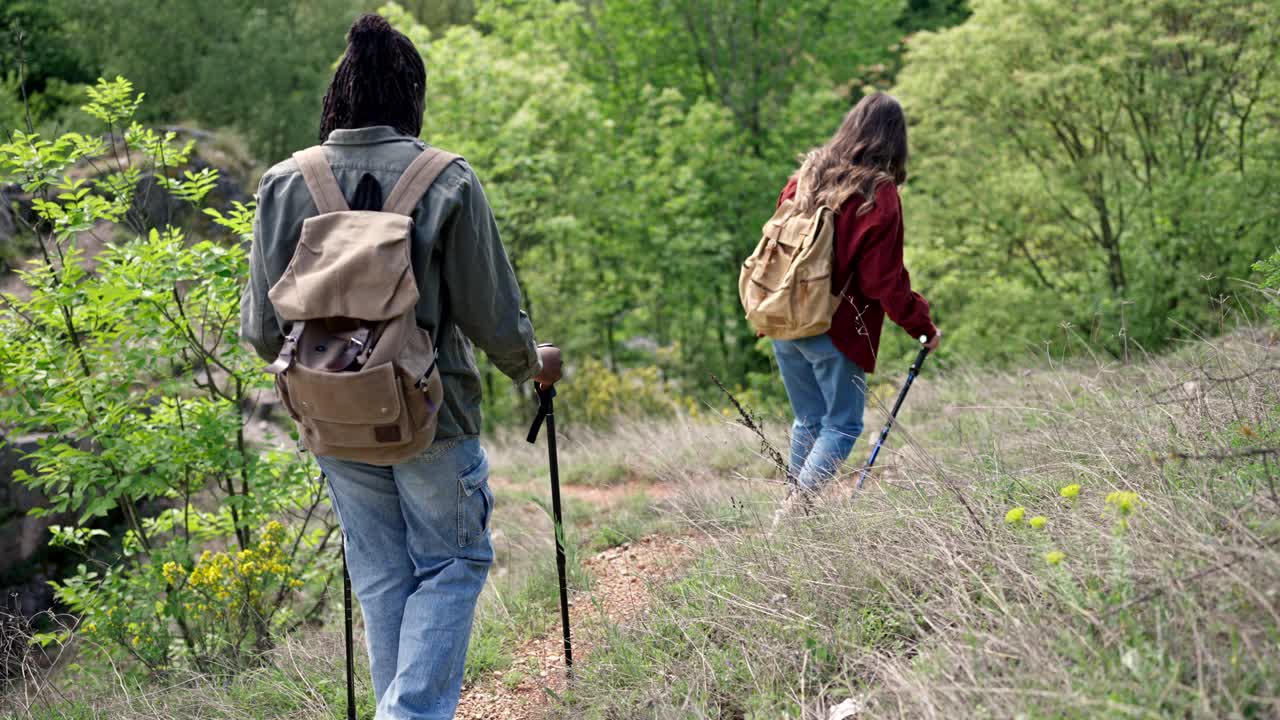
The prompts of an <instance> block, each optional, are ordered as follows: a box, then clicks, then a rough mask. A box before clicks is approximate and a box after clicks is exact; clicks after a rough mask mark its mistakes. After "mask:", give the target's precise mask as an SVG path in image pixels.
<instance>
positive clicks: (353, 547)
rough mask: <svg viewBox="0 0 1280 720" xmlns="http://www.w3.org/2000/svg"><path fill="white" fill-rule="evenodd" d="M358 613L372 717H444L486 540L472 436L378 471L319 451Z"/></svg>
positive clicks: (452, 702)
mask: <svg viewBox="0 0 1280 720" xmlns="http://www.w3.org/2000/svg"><path fill="white" fill-rule="evenodd" d="M316 460H317V462H319V463H320V467H321V469H323V470H324V472H325V475H327V476H328V478H329V492H330V497H331V498H332V499H333V506H334V509H335V510H336V512H337V514H338V521H339V522H340V523H341V524H342V530H343V533H344V535H345V536H346V543H347V564H348V567H349V568H350V572H351V584H352V587H353V588H354V589H355V594H356V597H357V598H358V599H359V601H360V608H361V610H362V611H363V613H364V624H365V635H366V642H367V644H368V650H369V669H370V673H371V674H372V675H373V688H374V693H375V694H376V697H377V700H378V713H377V720H436V719H437V718H439V719H440V720H447V719H448V718H452V717H453V714H454V710H455V709H456V708H457V705H458V695H459V693H460V692H461V690H462V669H463V665H464V663H465V661H466V656H467V641H468V639H469V638H470V636H471V620H472V618H473V616H474V614H475V608H476V599H477V598H478V597H479V595H480V590H481V588H483V587H484V581H485V577H486V576H487V575H488V573H489V566H490V565H491V564H492V563H493V547H492V546H491V545H490V544H489V515H490V512H491V511H492V508H493V495H492V493H491V492H490V490H489V482H488V480H489V463H488V460H487V459H486V458H485V453H484V450H483V449H482V448H481V447H480V441H479V440H477V439H475V438H468V439H464V440H461V441H459V442H457V443H456V444H452V445H445V446H444V447H443V448H436V447H433V448H429V449H428V450H427V451H426V452H424V453H423V454H422V455H421V456H419V457H417V458H414V459H413V460H411V461H409V462H406V463H402V464H400V465H394V466H390V467H382V466H376V465H365V464H364V463H358V462H350V461H347V460H338V459H336V458H331V457H317V458H316Z"/></svg>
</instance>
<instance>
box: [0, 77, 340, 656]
mask: <svg viewBox="0 0 1280 720" xmlns="http://www.w3.org/2000/svg"><path fill="white" fill-rule="evenodd" d="M89 97H90V100H91V102H90V103H89V104H88V105H86V106H85V107H84V110H85V112H86V113H88V114H89V115H90V116H92V117H94V118H96V119H97V120H99V121H100V122H101V123H102V124H103V125H104V126H105V130H106V133H105V134H104V135H83V134H80V133H68V134H65V135H62V136H60V137H57V138H54V139H46V138H44V137H42V136H40V135H39V134H36V133H24V132H20V131H19V132H15V133H14V134H13V136H12V139H11V140H10V141H9V142H7V143H4V144H0V181H7V182H16V183H18V184H20V185H21V187H22V189H23V191H24V192H27V193H30V194H31V195H32V197H33V209H34V212H35V214H36V216H37V217H38V224H37V225H36V226H35V227H34V228H32V230H33V231H34V233H35V234H36V235H37V239H38V242H39V252H40V254H39V255H38V256H37V259H35V260H33V261H32V262H31V263H29V264H28V265H26V266H25V267H24V269H23V270H21V271H20V272H19V276H20V278H21V280H22V281H23V283H24V284H25V286H26V288H25V289H26V292H25V293H24V294H25V295H26V297H20V296H18V295H15V294H4V295H0V390H2V392H0V424H3V425H5V426H6V427H8V428H11V429H12V430H14V431H16V432H17V433H21V434H36V435H39V436H42V437H43V439H42V440H41V441H40V443H39V447H38V448H37V449H36V450H35V451H33V452H31V453H30V454H29V455H28V456H27V460H28V462H29V463H30V464H31V466H32V468H33V471H32V472H30V473H25V472H19V473H16V475H15V479H16V480H17V481H18V482H21V483H23V484H25V485H27V486H29V487H31V488H33V489H35V490H38V491H40V492H42V493H43V494H44V495H45V496H46V497H47V498H48V503H47V506H46V507H45V508H42V509H39V510H37V512H38V513H44V512H59V513H68V514H71V516H72V517H73V518H74V523H73V524H72V525H68V526H59V527H57V528H56V529H55V533H54V538H53V542H55V543H58V544H61V545H65V546H68V547H72V548H76V549H79V550H80V551H82V552H84V554H85V555H86V556H87V557H88V558H89V560H88V561H87V562H86V563H84V564H81V565H80V566H79V568H78V569H77V571H76V572H75V574H74V575H73V576H72V577H69V578H66V579H64V580H62V581H61V582H58V583H56V589H57V594H58V597H59V599H60V600H61V601H62V603H64V604H65V605H66V606H67V607H68V608H69V609H71V610H72V611H74V612H76V613H77V614H79V615H80V616H81V621H82V626H83V628H84V629H86V630H88V631H90V634H91V635H92V636H93V637H95V638H96V639H99V640H106V641H108V642H104V643H99V646H100V647H103V648H106V649H109V650H110V651H111V652H114V653H118V654H121V655H123V656H127V657H130V658H133V659H134V660H136V661H138V662H140V663H141V664H142V665H144V666H145V667H147V668H149V669H151V670H153V671H158V670H162V669H164V668H166V667H169V666H171V665H172V664H173V663H174V662H176V661H179V660H182V659H185V660H188V661H189V662H190V663H192V664H194V665H195V666H196V667H199V668H208V667H211V666H213V665H214V664H215V663H216V664H217V665H218V667H221V668H227V669H235V668H239V667H243V666H245V665H246V664H247V663H249V662H251V660H252V658H253V656H254V654H255V653H253V652H250V651H254V650H263V649H265V648H266V647H268V646H269V645H270V644H271V638H272V634H273V631H276V630H279V629H287V624H288V623H292V622H296V621H297V618H298V616H299V615H300V614H301V613H299V612H298V611H297V610H298V607H299V605H300V603H301V602H302V601H303V596H302V594H301V593H300V592H298V587H297V586H298V585H299V581H310V580H315V581H316V583H317V584H320V583H322V582H323V581H325V580H326V579H327V577H328V574H327V572H328V571H327V569H322V568H321V567H319V566H316V564H315V558H316V557H318V556H319V553H320V551H321V550H323V549H324V547H325V546H326V543H327V541H328V540H329V538H330V537H331V535H332V533H333V527H332V525H331V523H330V522H329V520H328V519H327V517H326V515H325V514H324V513H322V512H317V510H318V509H320V507H321V505H322V502H323V497H324V495H323V492H322V491H321V490H320V488H319V487H318V486H317V485H316V484H315V483H312V482H310V472H309V467H308V465H306V464H304V463H302V462H299V461H298V458H297V455H296V453H292V452H283V451H263V450H259V449H257V448H256V447H255V446H254V445H253V443H251V442H250V440H249V439H248V437H247V435H246V417H245V415H244V413H243V412H242V408H245V407H249V406H250V405H251V404H252V402H253V399H254V398H255V396H257V395H258V394H260V393H263V392H269V391H270V390H269V384H268V382H267V379H266V377H267V376H266V375H265V374H264V373H262V372H261V370H260V364H259V362H258V359H257V358H256V357H253V356H252V355H251V354H250V353H249V352H248V351H247V350H245V349H244V348H242V347H240V346H239V345H238V344H237V342H236V340H237V337H236V332H235V327H236V323H237V322H238V317H239V296H240V291H241V285H242V281H243V279H244V278H245V277H246V275H247V263H246V257H245V251H244V248H243V246H242V244H240V243H230V244H223V243H220V242H215V241H213V240H209V239H200V240H195V239H190V238H188V236H187V233H186V231H185V230H184V229H183V228H179V227H173V226H170V225H165V226H163V227H156V226H154V225H153V224H152V221H151V218H148V217H145V215H144V214H143V212H142V211H141V210H140V206H139V203H138V202H137V200H138V198H137V195H138V188H139V186H140V183H141V182H142V181H143V179H144V176H145V175H150V176H152V177H153V178H154V181H155V185H157V186H159V187H160V188H163V189H164V190H166V191H167V192H168V193H169V195H170V196H171V197H173V198H177V199H179V200H181V201H184V202H188V203H190V204H191V205H193V206H195V207H199V206H200V205H201V204H202V202H203V201H204V198H205V196H206V195H207V194H208V193H209V191H210V190H211V189H212V188H213V186H214V184H215V183H216V181H217V171H215V170H212V169H204V170H201V171H200V172H189V171H188V172H184V173H182V174H179V171H178V170H177V169H178V168H182V167H183V166H184V165H185V164H186V163H187V161H188V158H189V157H190V156H191V153H192V150H193V143H187V144H185V145H183V146H179V145H177V144H176V143H175V135H174V134H173V133H163V134H162V133H157V132H155V131H153V130H150V129H146V128H143V127H142V126H140V125H139V124H137V123H136V122H132V116H133V114H134V112H136V111H137V109H138V107H139V105H140V104H141V102H142V95H141V94H136V95H135V93H134V92H133V87H132V85H131V84H130V83H129V82H128V81H126V80H124V79H123V78H117V79H116V80H114V81H111V82H107V81H105V80H99V82H98V84H97V86H96V87H94V88H91V89H90V90H89ZM205 213H206V214H208V215H210V216H211V217H212V218H213V219H214V221H215V222H216V223H217V224H218V225H220V226H222V227H224V228H226V229H228V230H230V231H231V234H232V237H233V238H234V239H239V240H244V239H246V238H248V236H249V235H250V234H251V228H252V220H253V208H252V207H246V206H244V205H239V204H237V205H236V206H235V207H233V208H232V209H231V210H230V211H229V212H227V213H225V214H224V213H222V212H219V211H217V210H213V209H206V210H205ZM94 246H100V247H101V250H100V251H99V252H98V253H97V254H96V256H92V257H91V254H90V252H89V249H90V248H92V247H94ZM287 511H300V513H299V514H298V517H300V518H305V519H304V520H303V521H302V522H300V523H297V524H296V525H295V526H292V527H285V526H283V525H280V524H279V523H273V522H271V519H272V518H273V517H276V516H279V515H280V514H281V513H284V512H287ZM104 522H113V523H115V522H118V523H123V525H124V526H125V531H124V533H123V534H122V536H120V537H119V539H118V540H116V539H115V538H113V537H112V534H111V533H107V532H105V531H103V530H102V529H101V527H100V526H101V525H102V524H103V523H104ZM117 535H119V534H118V533H117ZM206 548H207V550H206V551H205V552H204V553H203V554H202V553H201V551H202V550H204V549H206ZM65 637H66V635H65V634H62V635H48V636H43V637H42V640H44V641H45V642H52V641H55V640H59V639H65Z"/></svg>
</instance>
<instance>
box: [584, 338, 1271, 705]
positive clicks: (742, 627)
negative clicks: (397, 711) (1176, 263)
mask: <svg viewBox="0 0 1280 720" xmlns="http://www.w3.org/2000/svg"><path fill="white" fill-rule="evenodd" d="M909 405H910V406H911V409H910V411H909V412H907V413H906V414H905V415H904V416H903V418H902V424H901V426H900V427H899V428H898V430H896V431H895V433H896V434H895V438H896V441H897V442H896V443H895V444H896V445H897V446H899V447H901V446H903V445H905V446H906V448H907V449H906V450H905V451H903V452H900V453H897V454H896V457H895V459H894V461H893V462H892V463H891V465H893V467H892V469H891V470H890V471H889V472H886V473H884V474H883V475H882V476H881V480H880V482H878V483H875V484H872V485H871V486H870V489H869V491H867V492H864V493H862V494H860V495H858V496H856V497H854V498H849V497H848V496H847V493H846V494H845V496H844V497H843V498H841V497H835V496H833V497H832V498H831V499H830V500H829V501H828V502H827V503H825V504H824V506H823V507H821V508H820V509H819V510H818V512H817V513H816V514H815V515H813V516H811V517H808V518H803V519H800V520H798V521H796V522H794V523H792V524H791V525H789V526H787V527H786V528H784V529H783V530H782V531H781V532H779V533H777V534H775V535H773V536H772V537H770V536H768V535H767V534H765V533H762V532H760V531H758V529H756V528H742V529H739V530H737V531H736V534H735V536H734V537H732V538H731V539H730V540H727V541H721V542H715V543H709V544H708V546H707V547H706V548H705V549H704V551H703V553H702V557H701V559H700V561H699V562H698V564H697V565H696V567H695V569H694V570H693V571H691V572H690V573H689V574H688V575H687V576H686V577H685V578H684V579H683V580H682V581H680V582H678V583H676V584H675V585H673V586H672V587H671V588H670V589H669V591H668V592H667V593H666V595H665V597H664V598H663V599H662V600H661V601H660V602H659V603H658V604H657V605H656V606H655V607H654V609H653V611H652V612H651V614H650V616H649V618H648V620H647V621H646V622H645V623H643V624H642V625H641V627H639V628H636V629H630V630H627V631H619V632H618V633H617V634H616V635H615V637H614V638H613V640H612V641H611V643H609V644H608V646H606V647H605V648H604V649H603V650H602V651H600V652H599V653H598V654H597V655H596V656H595V657H594V658H593V662H592V663H590V664H588V665H587V666H585V667H584V668H583V671H582V673H581V675H580V681H579V682H578V684H577V686H576V688H575V690H574V693H573V695H572V698H571V701H570V703H569V709H567V710H565V714H566V716H568V717H575V718H619V719H621V718H628V719H631V718H784V717H787V718H821V719H824V720H825V718H826V717H827V716H828V711H829V709H830V708H831V707H832V706H834V705H836V704H837V703H840V702H841V701H846V700H849V699H852V705H854V706H856V707H859V708H861V710H860V711H859V712H858V713H857V714H856V715H855V716H854V717H908V718H958V717H993V718H1006V717H1007V718H1018V717H1026V718H1036V717H1045V718H1048V717H1197V718H1200V717H1202V718H1226V717H1242V718H1273V717H1278V716H1280V595H1278V593H1280V498H1277V495H1276V490H1275V484H1277V483H1280V479H1278V478H1277V474H1278V470H1280V464H1278V463H1280V456H1277V455H1275V454H1274V453H1275V452H1276V451H1277V450H1280V352H1278V351H1277V349H1276V347H1275V345H1274V339H1273V338H1268V337H1266V336H1263V335H1255V334H1244V333H1242V334H1238V335H1236V336H1233V337H1230V338H1228V339H1226V340H1223V341H1219V342H1214V343H1207V342H1206V343H1197V344H1194V345H1190V346H1188V347H1187V348H1185V349H1184V350H1183V351H1182V352H1180V353H1178V354H1176V355H1175V356H1173V357H1171V358H1166V359H1159V358H1148V359H1146V360H1145V361H1143V362H1141V363H1138V364H1133V365H1129V366H1120V365H1116V364H1093V365H1076V364H1073V365H1069V366H1065V367H1064V366H1057V367H1051V368H1049V369H1045V370H1038V371H1034V372H1030V373H1019V374H1008V375H1000V376H992V375H989V374H984V375H973V374H965V375H959V374H956V375H951V376H949V377H947V378H946V379H945V380H942V381H939V380H936V379H929V378H928V377H926V379H925V380H923V381H922V382H921V385H920V388H919V390H917V391H915V393H914V394H913V396H912V398H911V401H910V403H909ZM1068 484H1079V485H1080V486H1081V487H1082V491H1081V493H1080V495H1079V497H1078V498H1076V500H1075V501H1071V500H1067V499H1064V498H1062V497H1061V496H1060V495H1059V491H1060V489H1061V488H1062V487H1063V486H1066V485H1068ZM1116 491H1125V492H1133V493H1136V494H1137V496H1138V498H1139V502H1138V505H1137V506H1136V507H1135V509H1134V510H1133V513H1132V514H1131V515H1130V516H1129V517H1128V518H1127V526H1126V527H1121V523H1120V514H1119V512H1118V511H1117V509H1116V507H1115V506H1114V504H1108V503H1107V498H1108V496H1109V494H1110V493H1112V492H1116ZM834 495H839V493H836V494H834ZM1013 507H1025V509H1026V516H1025V517H1026V518H1030V517H1032V516H1035V515H1043V516H1045V517H1046V519H1047V524H1046V525H1045V526H1044V527H1043V528H1041V529H1034V528H1032V527H1030V526H1028V525H1027V524H1026V522H1025V519H1024V520H1023V521H1022V522H1021V523H1017V524H1009V523H1006V521H1005V515H1006V512H1007V511H1008V510H1010V509H1011V508H1013ZM1051 550H1059V551H1061V552H1063V553H1065V555H1066V559H1065V560H1063V561H1062V563H1061V564H1059V565H1051V564H1049V563H1048V562H1047V561H1046V559H1045V555H1046V553H1048V552H1050V551H1051Z"/></svg>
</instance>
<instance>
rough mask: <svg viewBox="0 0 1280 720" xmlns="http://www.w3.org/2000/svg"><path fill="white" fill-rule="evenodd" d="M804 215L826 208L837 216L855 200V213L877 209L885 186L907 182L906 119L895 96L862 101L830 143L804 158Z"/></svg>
mask: <svg viewBox="0 0 1280 720" xmlns="http://www.w3.org/2000/svg"><path fill="white" fill-rule="evenodd" d="M801 160H802V162H801V165H800V169H799V170H798V171H797V172H796V175H797V176H798V177H799V192H797V199H798V202H799V204H800V210H801V211H808V210H811V209H813V208H815V207H819V206H825V207H829V208H833V209H835V210H837V211H839V210H840V208H841V207H842V206H843V205H844V203H845V201H846V200H848V199H849V198H851V197H853V196H854V195H858V196H860V197H861V198H862V200H863V201H862V202H861V203H860V204H859V205H858V209H857V211H856V212H857V214H858V215H862V214H864V213H866V212H868V211H870V210H871V209H872V208H873V207H875V197H876V190H877V189H878V188H879V187H880V185H881V184H883V183H887V182H892V183H894V184H895V185H901V184H902V183H903V182H905V181H906V179H907V118H906V115H904V114H903V112H902V106H901V105H899V104H898V101H897V100H896V99H894V97H893V96H892V95H886V94H885V93H879V92H878V93H875V94H873V95H868V96H867V97H864V98H863V99H862V100H861V101H860V102H859V103H858V104H857V105H855V106H854V107H853V109H852V110H850V111H849V114H847V115H845V116H844V122H842V123H840V129H839V130H836V134H835V135H833V136H832V138H831V139H830V140H828V141H827V143H826V144H825V145H823V146H821V147H819V148H816V149H814V150H811V151H810V152H808V153H807V154H805V155H804V156H802V158H801Z"/></svg>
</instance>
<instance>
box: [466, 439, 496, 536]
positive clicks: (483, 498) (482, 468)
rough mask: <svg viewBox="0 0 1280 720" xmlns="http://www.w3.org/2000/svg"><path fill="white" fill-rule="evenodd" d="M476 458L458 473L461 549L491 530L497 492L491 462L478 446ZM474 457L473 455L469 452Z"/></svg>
mask: <svg viewBox="0 0 1280 720" xmlns="http://www.w3.org/2000/svg"><path fill="white" fill-rule="evenodd" d="M475 450H476V452H475V454H474V457H472V458H469V459H470V462H469V463H467V467H466V469H464V470H463V471H462V472H460V473H459V474H458V547H467V546H468V545H470V544H471V543H473V542H475V540H476V538H478V537H481V536H482V535H484V533H485V531H486V530H488V528H489V515H490V514H491V513H492V512H493V493H492V491H490V490H489V459H488V458H487V457H486V456H485V454H484V449H483V448H481V447H480V446H479V444H476V445H475ZM468 455H471V453H468Z"/></svg>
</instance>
